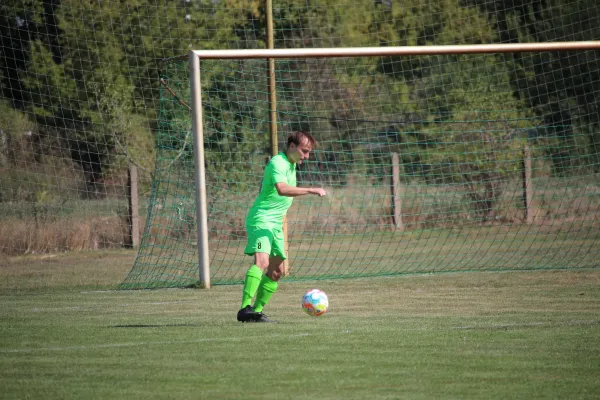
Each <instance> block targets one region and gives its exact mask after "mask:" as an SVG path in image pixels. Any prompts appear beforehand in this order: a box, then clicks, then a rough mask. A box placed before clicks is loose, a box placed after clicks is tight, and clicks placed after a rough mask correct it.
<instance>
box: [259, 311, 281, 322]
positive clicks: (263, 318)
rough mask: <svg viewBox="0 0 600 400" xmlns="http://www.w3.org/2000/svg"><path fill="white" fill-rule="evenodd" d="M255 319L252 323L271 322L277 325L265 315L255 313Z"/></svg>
mask: <svg viewBox="0 0 600 400" xmlns="http://www.w3.org/2000/svg"><path fill="white" fill-rule="evenodd" d="M256 314H257V317H256V319H255V320H254V322H271V323H277V321H273V320H272V319H269V317H267V315H266V314H263V313H261V312H259V313H256Z"/></svg>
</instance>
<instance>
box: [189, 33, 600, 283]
mask: <svg viewBox="0 0 600 400" xmlns="http://www.w3.org/2000/svg"><path fill="white" fill-rule="evenodd" d="M567 50H600V41H577V42H575V41H574V42H547V43H510V44H481V45H445V46H402V47H399V46H398V47H349V48H307V49H259V50H190V52H189V53H188V55H187V56H185V57H187V58H188V62H189V73H190V88H191V89H190V90H191V102H192V105H191V107H192V131H193V137H194V166H195V167H194V168H195V171H194V175H195V184H196V188H195V192H196V205H197V207H196V218H197V222H198V223H197V229H198V268H199V280H200V286H201V287H204V288H210V267H209V265H210V264H209V263H210V260H209V251H208V222H207V218H208V215H207V203H206V177H205V168H204V139H203V138H204V134H203V116H202V92H201V84H200V60H202V59H265V60H268V59H284V58H288V59H289V58H324V57H331V58H334V57H374V56H375V57H377V56H415V55H444V54H483V53H488V54H492V53H523V52H548V51H567ZM182 58H183V57H182Z"/></svg>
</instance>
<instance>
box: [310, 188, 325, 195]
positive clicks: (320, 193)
mask: <svg viewBox="0 0 600 400" xmlns="http://www.w3.org/2000/svg"><path fill="white" fill-rule="evenodd" d="M313 194H316V195H317V196H319V197H323V196H325V195H326V194H327V192H325V189H323V188H316V189H314V191H313Z"/></svg>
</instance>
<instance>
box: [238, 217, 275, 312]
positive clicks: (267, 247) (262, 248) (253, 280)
mask: <svg viewBox="0 0 600 400" xmlns="http://www.w3.org/2000/svg"><path fill="white" fill-rule="evenodd" d="M247 231H248V244H247V245H246V249H245V250H244V253H245V254H247V255H251V256H253V257H254V264H253V265H252V266H250V268H249V269H248V271H246V277H245V279H244V288H243V291H242V304H241V307H240V310H239V311H238V316H237V319H238V321H241V322H247V321H250V320H253V319H256V318H257V313H256V312H255V311H254V309H253V308H252V307H251V304H252V298H253V297H254V295H255V294H256V291H257V290H258V287H259V285H260V282H261V279H262V275H263V270H265V269H268V266H269V253H270V252H271V242H272V240H273V235H272V233H271V232H270V231H269V230H265V229H253V228H249V229H247Z"/></svg>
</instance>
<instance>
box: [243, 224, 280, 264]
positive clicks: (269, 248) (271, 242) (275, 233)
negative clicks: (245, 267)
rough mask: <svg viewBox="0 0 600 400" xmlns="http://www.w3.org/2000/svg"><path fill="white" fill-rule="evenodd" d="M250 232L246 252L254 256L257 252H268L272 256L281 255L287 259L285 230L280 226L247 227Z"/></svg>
mask: <svg viewBox="0 0 600 400" xmlns="http://www.w3.org/2000/svg"><path fill="white" fill-rule="evenodd" d="M246 231H247V233H248V244H247V245H246V248H245V249H244V254H247V255H249V256H253V255H254V254H255V253H267V254H268V255H269V256H270V257H275V256H278V257H281V258H282V259H283V260H285V259H286V258H287V257H286V255H285V244H284V241H283V230H282V229H278V228H271V229H268V228H258V227H254V226H248V227H246Z"/></svg>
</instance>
